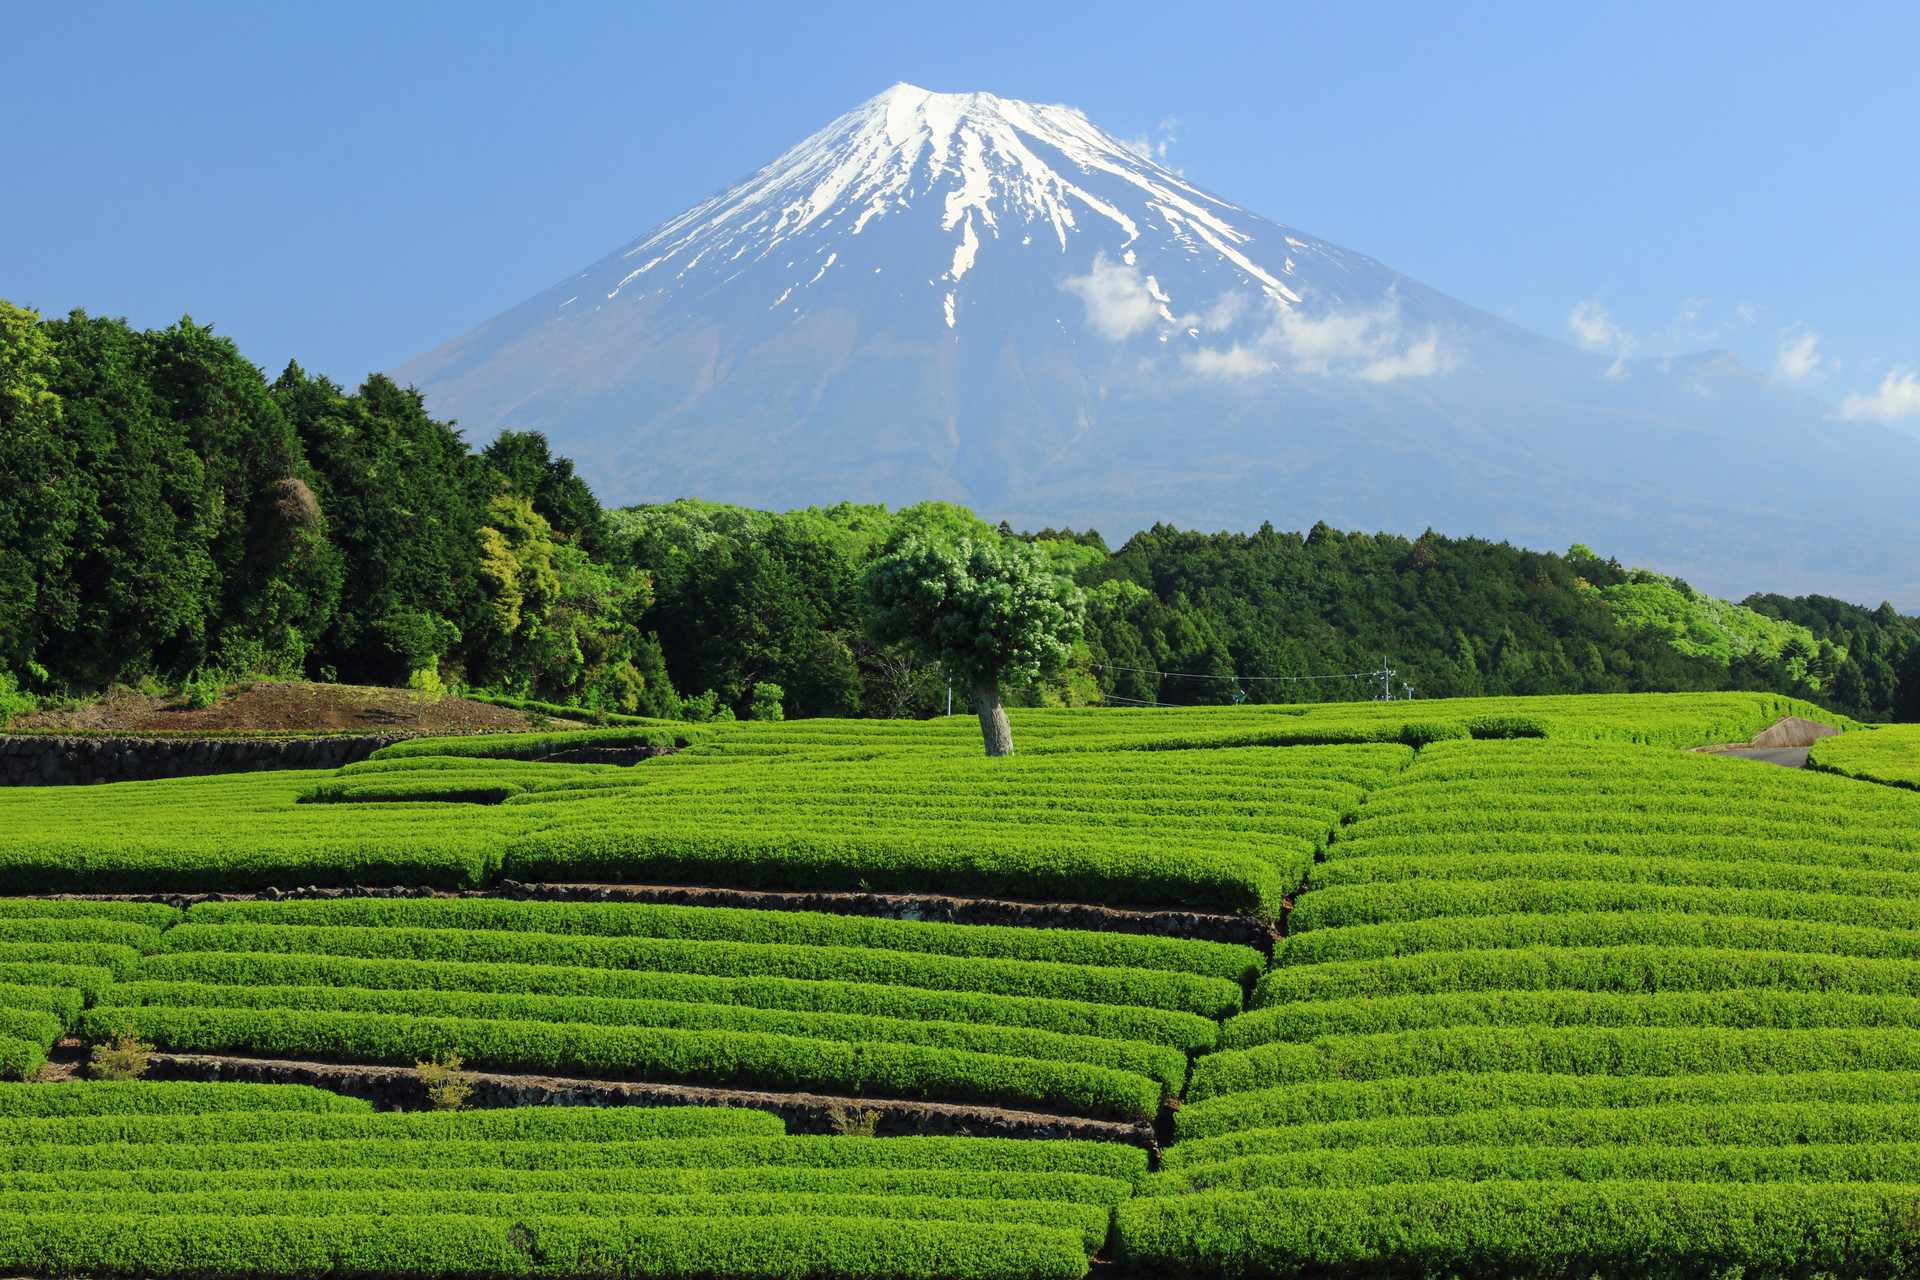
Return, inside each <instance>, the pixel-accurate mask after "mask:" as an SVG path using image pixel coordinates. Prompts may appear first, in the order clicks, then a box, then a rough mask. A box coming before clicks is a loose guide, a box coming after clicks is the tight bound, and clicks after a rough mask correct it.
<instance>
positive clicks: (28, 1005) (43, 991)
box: [0, 982, 87, 1026]
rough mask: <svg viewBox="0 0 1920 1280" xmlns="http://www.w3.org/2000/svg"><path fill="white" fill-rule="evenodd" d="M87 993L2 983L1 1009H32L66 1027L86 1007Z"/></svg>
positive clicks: (70, 988)
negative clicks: (57, 1020) (47, 1015)
mask: <svg viewBox="0 0 1920 1280" xmlns="http://www.w3.org/2000/svg"><path fill="white" fill-rule="evenodd" d="M86 1003H87V997H86V993H85V992H83V991H81V990H80V988H78V987H43V986H37V985H35V986H28V985H22V984H20V983H14V982H0V1009H31V1010H35V1011H38V1012H40V1013H50V1014H52V1015H53V1016H54V1017H56V1018H58V1019H59V1020H60V1025H62V1026H65V1025H67V1024H68V1023H70V1022H72V1021H73V1020H74V1019H75V1018H77V1017H79V1016H80V1010H81V1009H83V1008H85V1007H86Z"/></svg>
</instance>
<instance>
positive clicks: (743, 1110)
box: [0, 1086, 786, 1146]
mask: <svg viewBox="0 0 1920 1280" xmlns="http://www.w3.org/2000/svg"><path fill="white" fill-rule="evenodd" d="M73 1087H81V1086H73ZM222 1087H224V1086H222ZM785 1132H786V1125H785V1124H784V1123H783V1122H782V1121H781V1119H780V1117H779V1116H776V1115H774V1114H772V1113H771V1112H767V1111H756V1110H753V1109H752V1108H749V1107H609V1108H600V1107H505V1108H498V1109H490V1110H484V1111H380V1112H376V1111H360V1110H354V1111H348V1110H340V1111H319V1110H314V1111H290V1110H274V1111H268V1110H259V1109H256V1110H249V1111H241V1110H235V1111H227V1112H182V1113H177V1114H146V1113H140V1112H118V1113H115V1112H105V1113H99V1114H92V1115H53V1116H38V1117H35V1116H22V1117H10V1118H6V1119H0V1140H4V1142H10V1143H19V1144H25V1143H52V1144H58V1145H70V1146H90V1145H96V1144H99V1143H131V1144H163V1145H168V1146H173V1145H187V1146H191V1145H194V1144H198V1143H210V1142H225V1143H239V1142H321V1141H327V1142H335V1141H343V1140H348V1139H352V1140H356V1141H372V1140H378V1141H382V1142H436V1143H440V1142H449V1143H450V1142H577V1143H609V1142H612V1143H626V1142H650V1141H659V1140H664V1139H688V1138H735V1137H743V1136H744V1137H767V1136H778V1135H781V1134H784V1133H785Z"/></svg>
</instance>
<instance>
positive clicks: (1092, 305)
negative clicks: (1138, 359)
mask: <svg viewBox="0 0 1920 1280" xmlns="http://www.w3.org/2000/svg"><path fill="white" fill-rule="evenodd" d="M1060 287H1061V288H1063V289H1065V290H1066V291H1067V292H1068V293H1072V294H1077V295H1078V296H1079V298H1080V300H1081V301H1082V302H1084V303H1085V304H1086V306H1087V327H1088V328H1090V329H1092V330H1093V331H1094V332H1095V333H1097V334H1099V335H1100V336H1101V337H1103V338H1107V339H1110V340H1112V341H1114V342H1119V341H1121V340H1122V339H1125V338H1128V337H1131V336H1132V335H1134V334H1136V333H1138V332H1139V331H1140V330H1142V329H1145V328H1147V327H1148V326H1149V325H1151V324H1152V323H1153V321H1154V317H1155V316H1156V315H1157V314H1158V305H1157V304H1156V303H1155V302H1154V300H1153V295H1152V294H1151V293H1149V292H1148V291H1147V285H1146V281H1145V280H1144V279H1142V278H1141V275H1140V269H1139V268H1138V267H1133V266H1128V265H1127V264H1126V263H1124V262H1114V261H1112V260H1111V259H1109V258H1108V257H1107V255H1106V251H1105V250H1102V251H1100V252H1099V253H1097V254H1095V255H1094V258H1093V266H1092V267H1091V268H1090V269H1089V270H1088V271H1087V274H1085V275H1084V276H1068V277H1067V278H1066V279H1065V280H1062V281H1061V282H1060Z"/></svg>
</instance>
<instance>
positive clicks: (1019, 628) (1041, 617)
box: [860, 534, 1085, 756]
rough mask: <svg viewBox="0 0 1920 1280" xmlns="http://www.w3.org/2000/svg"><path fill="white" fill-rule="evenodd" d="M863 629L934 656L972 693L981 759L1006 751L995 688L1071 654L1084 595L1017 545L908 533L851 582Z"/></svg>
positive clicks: (999, 692)
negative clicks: (983, 751) (858, 598)
mask: <svg viewBox="0 0 1920 1280" xmlns="http://www.w3.org/2000/svg"><path fill="white" fill-rule="evenodd" d="M860 595H861V603H862V606H863V610H864V613H865V625H866V630H867V634H868V636H869V637H871V638H872V639H873V641H874V642H875V643H877V644H900V645H905V646H907V647H908V648H910V649H912V650H914V651H915V652H917V653H919V654H920V655H921V656H923V657H925V658H928V659H932V660H935V661H937V662H939V663H940V665H941V666H942V667H944V668H945V669H946V672H947V675H948V676H949V677H950V678H951V679H952V680H953V682H954V683H955V684H957V685H959V686H960V687H961V688H963V689H965V690H967V691H968V692H969V693H970V694H971V695H972V698H973V707H974V710H975V711H976V712H977V713H978V714H979V716H980V736H981V738H982V739H983V740H984V742H985V744H986V749H987V754H988V755H989V756H1007V755H1012V754H1013V727H1012V726H1011V725H1010V724H1008V723H1007V712H1006V703H1005V689H1006V686H1007V685H1008V684H1010V683H1019V682H1025V681H1029V680H1033V679H1036V678H1038V677H1040V676H1046V675H1052V674H1053V673H1054V672H1056V671H1058V670H1060V668H1061V667H1062V666H1064V665H1065V664H1066V662H1067V660H1068V658H1069V657H1071V656H1072V652H1073V642H1074V641H1075V640H1077V639H1079V638H1080V633H1081V629H1082V627H1083V625H1084V620H1085V600H1084V597H1083V596H1082V595H1081V593H1080V591H1079V589H1078V588H1076V587H1075V586H1074V585H1073V584H1072V583H1071V582H1068V581H1066V580H1064V579H1061V578H1058V577H1055V576H1054V574H1053V572H1052V570H1051V568H1050V566H1049V565H1048V563H1047V560H1046V558H1045V557H1044V556H1042V555H1041V554H1040V553H1038V552H1036V551H1034V550H1033V549H1032V548H1030V547H1027V546H1025V545H1024V544H1022V543H1019V542H1012V541H1008V542H1001V541H999V540H992V539H984V538H983V539H978V540H976V539H973V538H960V539H958V540H956V541H953V542H939V541H934V540H932V539H929V538H927V537H925V536H924V535H920V534H911V535H908V536H907V537H906V538H905V539H904V540H903V541H902V542H901V544H900V545H899V546H898V548H897V549H895V550H894V551H892V552H891V553H890V554H888V555H885V556H882V557H881V558H880V559H878V560H876V561H874V562H873V564H871V565H870V566H868V568H867V571H866V573H865V575H864V576H863V577H862V578H861V580H860Z"/></svg>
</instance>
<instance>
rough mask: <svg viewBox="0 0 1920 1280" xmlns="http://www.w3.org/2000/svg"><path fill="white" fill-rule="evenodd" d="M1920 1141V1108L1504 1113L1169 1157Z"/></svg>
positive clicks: (1170, 1160) (1279, 1133) (1182, 1151)
mask: <svg viewBox="0 0 1920 1280" xmlns="http://www.w3.org/2000/svg"><path fill="white" fill-rule="evenodd" d="M1915 1141H1920V1106H1916V1105H1914V1104H1911V1103H1907V1104H1898V1103H1896V1104H1888V1105H1870V1104H1860V1103H1838V1104H1836V1103H1825V1102H1821V1103H1801V1102H1768V1103H1759V1104H1755V1103H1738V1104H1736V1103H1695V1104H1682V1105H1677V1106H1663V1107H1587V1108H1576V1107H1501V1108H1497V1109H1495V1110H1491V1111H1461V1112H1456V1113H1454V1114H1452V1115H1438V1116H1389V1117H1386V1118H1384V1119H1378V1120H1335V1121H1329V1122H1327V1123H1324V1124H1302V1125H1289V1126H1287V1127H1286V1128H1284V1129H1248V1130H1245V1131H1242V1132H1239V1133H1233V1134H1227V1135H1224V1136H1222V1137H1218V1138H1206V1139H1203V1140H1201V1141H1199V1142H1193V1143H1186V1144H1182V1145H1177V1146H1174V1147H1172V1148H1169V1149H1168V1150H1167V1152H1166V1153H1165V1156H1164V1160H1163V1163H1162V1168H1163V1169H1166V1170H1176V1169H1177V1170H1179V1171H1181V1172H1182V1173H1185V1172H1186V1171H1187V1170H1190V1169H1197V1168H1200V1167H1202V1166H1205V1165H1214V1164H1220V1163H1223V1162H1226V1161H1232V1160H1242V1159H1246V1158H1247V1157H1250V1156H1266V1155H1276V1154H1282V1153H1291V1152H1314V1151H1331V1150H1348V1149H1366V1150H1375V1149H1381V1148H1387V1147H1441V1146H1469V1147H1528V1146H1532V1147H1600V1146H1617V1147H1630V1146H1648V1145H1657V1146H1668V1147H1724V1146H1782V1147H1791V1146H1797V1145H1799V1144H1802V1143H1809V1142H1828V1143H1849V1142H1852V1143H1864V1142H1915Z"/></svg>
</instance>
